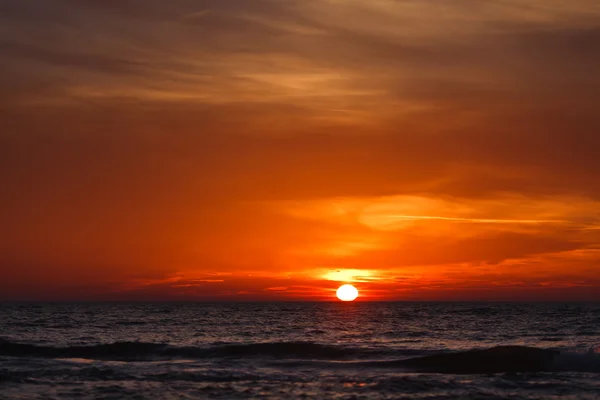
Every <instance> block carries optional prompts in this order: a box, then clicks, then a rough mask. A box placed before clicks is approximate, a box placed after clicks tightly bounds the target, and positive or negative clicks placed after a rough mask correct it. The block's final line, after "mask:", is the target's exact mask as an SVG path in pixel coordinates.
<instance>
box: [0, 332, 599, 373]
mask: <svg viewBox="0 0 600 400" xmlns="http://www.w3.org/2000/svg"><path fill="white" fill-rule="evenodd" d="M399 355H400V354H398V353H395V352H393V351H390V350H387V351H383V350H369V349H358V348H350V347H345V346H336V345H325V344H318V343H311V342H266V343H253V344H223V345H219V346H213V347H175V346H170V345H167V344H159V343H144V342H116V343H111V344H99V345H95V346H68V347H51V346H39V345H32V344H23V343H15V342H11V341H7V340H2V339H0V356H9V357H33V358H81V359H91V360H107V361H108V360H110V361H157V360H172V359H205V358H231V359H245V358H258V359H260V358H267V359H275V360H277V359H278V360H283V361H284V362H283V363H281V364H279V365H281V366H285V365H288V366H289V367H294V366H296V367H297V366H299V365H298V362H297V361H292V360H305V361H300V363H301V364H302V365H305V366H310V365H313V366H315V367H324V366H326V365H327V366H329V367H331V368H386V369H389V368H394V369H397V370H399V371H406V372H430V373H447V374H492V373H520V372H600V354H598V353H595V352H593V351H590V352H588V353H587V354H583V353H570V352H561V351H558V350H551V349H540V348H534V347H525V346H498V347H493V348H490V349H474V350H467V351H461V352H445V353H440V352H437V353H434V354H431V355H425V356H420V357H414V356H413V357H411V358H404V359H390V358H391V357H394V356H396V357H397V356H399ZM402 355H403V356H404V357H406V356H408V354H407V353H405V352H402ZM382 357H385V360H381V358H382ZM374 359H379V360H376V361H373V360H374ZM312 360H314V362H313V361H312ZM360 360H369V361H360Z"/></svg>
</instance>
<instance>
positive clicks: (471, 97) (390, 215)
mask: <svg viewBox="0 0 600 400" xmlns="http://www.w3.org/2000/svg"><path fill="white" fill-rule="evenodd" d="M599 43H600V3H599V2H598V1H597V0H572V1H568V2H565V1H563V0H495V1H489V0H485V1H484V0H469V1H467V0H368V1H367V0H172V1H168V2H167V1H162V0H85V1H81V0H53V1H39V0H0V54H2V57H0V121H2V129H0V185H1V187H2V191H1V192H0V221H2V222H1V223H0V276H1V279H0V300H210V301H221V300H223V301H258V300H260V301H263V300H274V301H279V300H315V301H321V300H332V299H334V294H335V289H336V288H337V287H338V286H339V285H340V284H342V283H352V284H354V285H355V286H356V287H357V288H358V289H359V291H360V293H361V297H360V300H361V301H368V300H377V301H379V300H394V301H395V300H435V301H437V300H600V157H599V156H598V149H600V112H599V110H600V97H599V96H598V93H600V74H599V73H598V71H600V51H598V44H599Z"/></svg>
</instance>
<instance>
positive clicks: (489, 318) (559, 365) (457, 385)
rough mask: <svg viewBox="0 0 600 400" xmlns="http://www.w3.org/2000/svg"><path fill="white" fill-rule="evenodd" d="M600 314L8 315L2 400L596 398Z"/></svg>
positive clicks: (329, 309) (25, 310)
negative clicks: (129, 399)
mask: <svg viewBox="0 0 600 400" xmlns="http://www.w3.org/2000/svg"><path fill="white" fill-rule="evenodd" d="M599 346H600V304H598V303H581V304H579V303H564V304H558V303H557V304H550V303H532V304H525V303H366V302H354V303H341V302H340V303H235V304H233V303H185V304H177V303H156V304H150V303H128V304H125V303H52V304H51V303H47V304H46V303H44V304H42V303H0V399H127V398H132V399H146V398H147V399H195V398H199V399H204V398H206V399H237V398H241V399H245V398H257V399H293V398H314V399H371V398H373V399H455V398H464V399H599V398H600V349H599Z"/></svg>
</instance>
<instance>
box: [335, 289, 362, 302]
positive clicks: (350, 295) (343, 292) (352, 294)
mask: <svg viewBox="0 0 600 400" xmlns="http://www.w3.org/2000/svg"><path fill="white" fill-rule="evenodd" d="M336 294H337V297H338V299H340V300H341V301H354V300H355V299H356V298H357V297H358V290H356V288H355V287H354V286H352V285H342V286H340V287H339V289H338V290H337V292H336Z"/></svg>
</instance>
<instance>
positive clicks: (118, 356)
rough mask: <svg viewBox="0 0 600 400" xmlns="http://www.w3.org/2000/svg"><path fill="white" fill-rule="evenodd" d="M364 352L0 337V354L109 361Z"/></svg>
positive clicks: (284, 345) (309, 346)
mask: <svg viewBox="0 0 600 400" xmlns="http://www.w3.org/2000/svg"><path fill="white" fill-rule="evenodd" d="M359 353H363V354H362V355H363V356H364V355H367V354H369V353H375V352H369V351H368V350H360V349H353V348H347V347H342V346H330V345H324V344H318V343H310V342H267V343H253V344H226V345H220V346H213V347H175V346H169V345H167V344H159V343H144V342H116V343H111V344H99V345H94V346H68V347H52V346H39V345H32V344H23V343H15V342H11V341H7V340H2V339H0V355H1V356H9V357H41V358H84V359H92V360H113V361H147V360H161V359H177V358H179V359H181V358H191V359H194V358H248V357H270V358H299V359H302V358H304V359H328V360H329V359H331V360H344V359H349V358H352V357H357V356H359Z"/></svg>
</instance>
